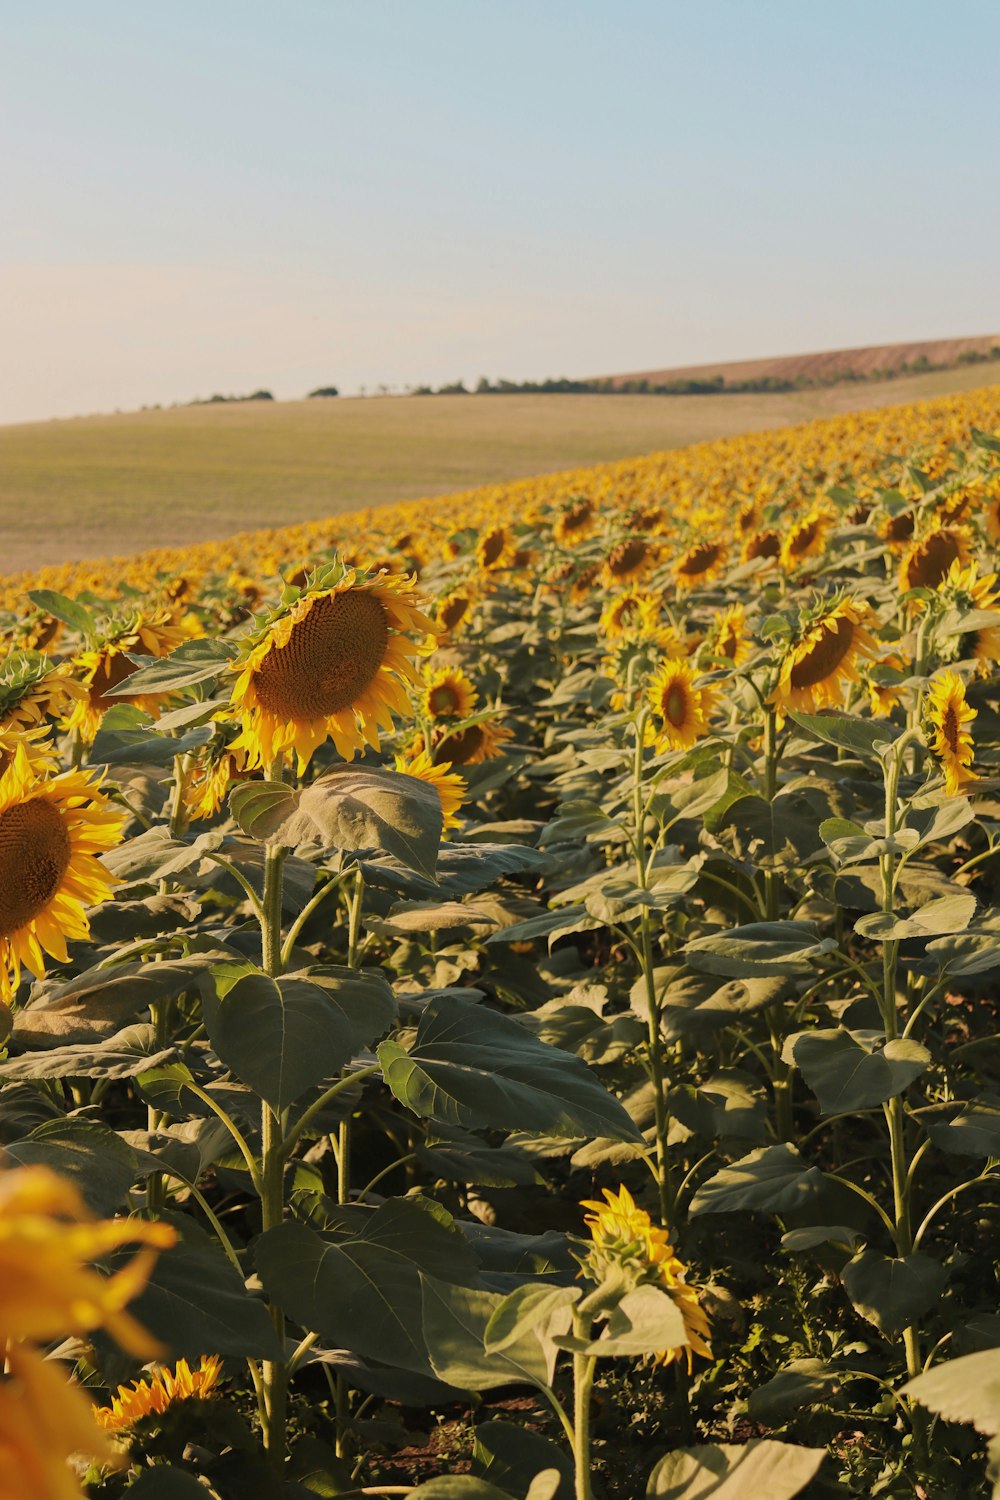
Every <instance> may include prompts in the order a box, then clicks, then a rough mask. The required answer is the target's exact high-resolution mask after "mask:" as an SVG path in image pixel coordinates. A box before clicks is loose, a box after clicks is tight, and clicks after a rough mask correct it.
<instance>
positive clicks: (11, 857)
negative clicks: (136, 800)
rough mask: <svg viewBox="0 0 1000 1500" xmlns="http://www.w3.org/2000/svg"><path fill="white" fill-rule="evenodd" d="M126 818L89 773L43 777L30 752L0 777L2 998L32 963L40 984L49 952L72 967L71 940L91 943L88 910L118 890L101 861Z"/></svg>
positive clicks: (20, 752)
mask: <svg viewBox="0 0 1000 1500" xmlns="http://www.w3.org/2000/svg"><path fill="white" fill-rule="evenodd" d="M123 821H124V815H123V813H121V812H120V811H119V810H118V809H117V808H115V807H112V806H110V805H109V803H108V799H107V797H106V796H104V795H103V793H102V792H100V791H99V790H98V787H97V785H96V784H95V782H94V779H93V776H92V774H90V773H87V772H82V771H67V772H65V773H64V774H63V775H61V776H55V777H53V778H52V779H51V780H48V779H46V778H44V777H41V776H39V775H37V774H36V772H35V770H34V769H33V767H32V764H31V760H30V757H29V755H28V752H27V750H26V748H25V746H24V745H23V744H22V745H18V747H17V749H16V750H15V752H14V757H13V760H12V761H11V763H10V765H9V766H8V768H7V770H6V771H4V773H3V775H2V776H0V999H3V1000H9V999H10V998H11V996H12V995H13V992H14V990H15V989H16V988H17V986H18V984H19V983H20V978H21V965H22V963H23V964H25V965H26V966H27V967H28V968H29V969H30V970H31V972H32V974H34V975H35V977H36V978H37V979H40V978H41V977H42V975H43V974H44V973H45V958H44V954H45V953H50V954H51V955H52V957H53V958H56V959H59V960H60V961H61V962H63V963H65V961H66V958H67V956H68V955H67V952H66V939H67V938H76V939H83V938H86V937H87V936H88V935H89V933H90V925H89V923H88V920H87V916H86V913H85V911H84V908H85V907H87V906H94V905H96V904H97V903H98V902H100V901H106V900H107V898H108V897H109V896H110V895H111V891H112V888H113V887H114V886H115V885H116V884H117V881H116V880H115V877H114V876H113V875H112V874H111V873H110V871H109V870H106V869H105V867H104V866H103V865H102V864H100V862H99V861H98V859H97V856H98V855H99V854H100V853H102V852H103V851H104V850H105V849H110V848H111V847H112V846H113V845H114V844H116V843H118V841H119V839H120V838H121V833H122V823H123Z"/></svg>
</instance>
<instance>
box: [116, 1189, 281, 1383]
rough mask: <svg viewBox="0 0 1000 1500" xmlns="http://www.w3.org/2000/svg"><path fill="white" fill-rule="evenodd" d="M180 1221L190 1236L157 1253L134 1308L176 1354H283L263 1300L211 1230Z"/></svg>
mask: <svg viewBox="0 0 1000 1500" xmlns="http://www.w3.org/2000/svg"><path fill="white" fill-rule="evenodd" d="M174 1222H176V1223H177V1224H178V1227H181V1228H182V1229H183V1233H184V1238H183V1239H182V1240H180V1241H179V1242H178V1243H177V1244H176V1245H174V1247H173V1248H172V1249H170V1250H165V1251H164V1252H163V1254H162V1255H160V1256H159V1257H158V1258H157V1261H156V1264H155V1266H154V1267H153V1272H152V1275H151V1276H150V1279H149V1284H148V1286H147V1287H146V1290H145V1291H144V1292H143V1293H142V1294H141V1296H140V1297H139V1298H138V1299H137V1300H136V1301H135V1302H133V1303H131V1305H130V1311H131V1312H132V1313H133V1314H134V1316H135V1317H136V1318H137V1319H138V1320H139V1322H140V1323H141V1324H142V1326H143V1327H144V1328H148V1329H149V1331H150V1333H152V1334H153V1336H154V1337H155V1338H158V1339H160V1340H161V1341H162V1342H163V1343H164V1344H166V1345H167V1347H168V1348H169V1349H170V1350H171V1351H172V1353H173V1355H174V1357H175V1358H181V1357H183V1358H184V1359H197V1358H199V1357H200V1356H201V1355H202V1354H223V1355H230V1356H232V1357H233V1358H246V1359H275V1358H279V1357H280V1352H281V1345H280V1344H279V1342H278V1339H277V1336H276V1334H275V1332H274V1326H273V1324H272V1322H271V1318H270V1314H269V1313H268V1310H267V1308H266V1306H265V1305H264V1303H263V1302H262V1301H261V1299H260V1298H259V1297H255V1296H252V1295H251V1294H250V1293H249V1292H248V1291H247V1289H246V1287H245V1286H244V1284H243V1278H242V1277H241V1276H239V1275H238V1274H237V1272H236V1270H235V1268H234V1267H233V1266H232V1265H231V1264H230V1263H229V1261H228V1260H227V1259H226V1257H225V1256H224V1255H223V1253H222V1251H221V1250H219V1249H218V1248H217V1247H216V1246H215V1244H214V1243H213V1241H211V1240H210V1239H209V1238H208V1236H207V1235H204V1234H202V1233H201V1232H200V1231H198V1230H197V1229H195V1228H194V1227H193V1226H191V1225H190V1224H189V1223H187V1222H184V1221H182V1220H180V1219H176V1220H175V1221H174Z"/></svg>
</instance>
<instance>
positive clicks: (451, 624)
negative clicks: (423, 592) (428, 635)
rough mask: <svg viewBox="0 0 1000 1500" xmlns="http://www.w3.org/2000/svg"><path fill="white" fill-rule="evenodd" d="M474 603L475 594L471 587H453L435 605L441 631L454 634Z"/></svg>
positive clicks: (436, 618) (435, 613)
mask: <svg viewBox="0 0 1000 1500" xmlns="http://www.w3.org/2000/svg"><path fill="white" fill-rule="evenodd" d="M474 603H475V595H474V594H473V592H472V590H471V589H462V588H455V589H452V590H451V591H450V593H447V594H444V595H443V596H442V597H441V598H440V599H439V600H438V601H437V604H436V605H435V606H434V620H435V623H436V624H437V626H438V628H439V629H440V630H441V631H447V632H448V633H449V634H454V633H455V631H457V630H458V628H459V626H460V625H462V624H463V623H464V622H465V620H466V618H467V617H468V614H469V611H470V610H471V609H472V606H473V604H474Z"/></svg>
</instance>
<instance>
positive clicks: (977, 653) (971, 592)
mask: <svg viewBox="0 0 1000 1500" xmlns="http://www.w3.org/2000/svg"><path fill="white" fill-rule="evenodd" d="M996 581H997V575H996V574H995V573H986V574H984V576H983V577H982V578H980V576H979V566H978V564H977V563H974V562H972V563H970V564H969V566H968V567H967V568H963V567H962V565H961V563H960V562H958V561H957V560H956V561H955V562H953V563H952V565H951V567H950V568H949V569H948V572H947V574H946V575H945V577H944V578H943V579H942V581H941V583H940V584H939V585H938V593H939V594H940V595H941V597H942V599H944V600H945V601H947V603H949V604H950V605H951V606H952V608H953V609H956V610H959V611H961V612H962V613H963V614H968V613H971V612H972V611H974V610H976V611H982V612H983V613H984V614H995V615H996V618H997V624H996V625H991V624H983V625H980V626H978V627H977V628H976V629H975V630H970V631H967V632H966V633H965V634H964V635H961V636H959V637H958V639H957V641H956V644H955V659H956V660H958V661H970V660H971V661H975V662H977V663H978V667H977V671H978V674H979V676H981V677H988V676H989V675H990V669H991V666H992V664H993V663H994V662H997V661H1000V611H998V610H997V608H996V606H997V604H998V602H1000V590H998V589H996V588H995V587H994V585H995V583H996Z"/></svg>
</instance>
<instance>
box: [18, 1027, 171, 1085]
mask: <svg viewBox="0 0 1000 1500" xmlns="http://www.w3.org/2000/svg"><path fill="white" fill-rule="evenodd" d="M174 1050H175V1049H174V1048H173V1047H165V1048H164V1047H158V1046H157V1040H156V1028H155V1026H127V1027H125V1029H124V1030H123V1031H119V1032H117V1033H116V1034H115V1035H114V1036H112V1037H109V1038H108V1040H107V1041H106V1042H102V1043H100V1044H97V1045H91V1046H86V1045H84V1046H76V1047H50V1048H48V1049H46V1050H44V1051H38V1052H28V1053H24V1054H22V1055H21V1056H20V1057H9V1058H8V1059H7V1061H6V1062H0V1082H10V1081H12V1080H15V1079H28V1078H134V1077H135V1076H136V1074H138V1073H144V1072H146V1071H147V1070H148V1069H150V1068H156V1067H159V1066H160V1065H161V1064H163V1063H166V1062H169V1061H170V1060H171V1058H172V1057H173V1055H174Z"/></svg>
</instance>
